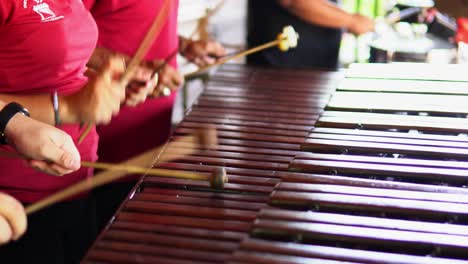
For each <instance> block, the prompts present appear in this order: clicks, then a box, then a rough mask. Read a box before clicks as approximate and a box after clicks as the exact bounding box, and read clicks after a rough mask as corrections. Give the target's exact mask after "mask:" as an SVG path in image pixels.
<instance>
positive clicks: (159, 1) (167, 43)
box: [83, 0, 179, 162]
mask: <svg viewBox="0 0 468 264" xmlns="http://www.w3.org/2000/svg"><path fill="white" fill-rule="evenodd" d="M171 1H172V6H171V10H170V12H169V14H168V17H167V21H166V23H165V25H164V26H163V28H162V31H161V32H160V34H159V35H158V36H157V37H156V39H155V41H154V44H153V46H152V47H151V49H150V51H149V52H148V54H147V55H146V57H145V58H146V60H155V59H161V60H163V59H166V58H167V57H168V56H169V55H170V54H172V53H173V52H174V51H176V50H177V49H178V44H179V38H178V34H177V11H178V6H179V1H178V0H171ZM83 3H84V4H85V6H86V7H88V8H90V10H91V13H92V15H93V16H94V19H95V20H96V23H97V25H98V28H99V40H98V46H100V47H104V48H107V49H110V50H113V51H117V52H120V53H124V54H127V55H129V56H133V55H134V54H135V52H136V50H137V49H138V47H139V45H140V43H141V41H142V40H143V38H144V36H145V35H146V32H147V31H148V29H149V27H150V26H151V24H152V23H153V21H154V19H155V18H156V16H157V15H158V14H159V13H160V11H161V7H162V5H163V3H164V0H98V1H95V0H83ZM170 64H171V65H172V66H173V67H176V66H177V65H176V59H175V57H174V58H173V59H172V60H171V61H170ZM175 96H176V94H175V93H173V94H172V95H171V96H170V97H164V98H158V99H148V100H146V102H145V103H143V104H141V105H139V106H137V107H123V108H121V110H120V112H119V114H118V115H117V116H116V117H115V118H113V119H112V122H111V123H110V124H109V125H106V126H99V127H98V132H99V136H100V141H99V160H101V161H105V162H120V161H123V160H126V159H128V158H131V157H133V156H135V155H137V154H140V153H142V152H144V151H146V150H148V149H150V148H153V147H155V146H158V145H160V144H162V143H164V142H165V141H166V140H167V139H168V137H169V135H170V131H171V116H172V108H173V105H174V100H175Z"/></svg>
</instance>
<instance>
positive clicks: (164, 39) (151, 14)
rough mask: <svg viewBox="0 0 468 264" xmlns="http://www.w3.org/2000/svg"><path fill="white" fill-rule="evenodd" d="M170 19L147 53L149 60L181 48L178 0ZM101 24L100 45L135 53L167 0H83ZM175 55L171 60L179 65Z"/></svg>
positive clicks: (173, 4) (173, 63) (174, 1)
mask: <svg viewBox="0 0 468 264" xmlns="http://www.w3.org/2000/svg"><path fill="white" fill-rule="evenodd" d="M171 1H172V6H171V7H172V8H171V10H170V11H169V14H168V17H167V22H166V23H165V25H164V27H163V29H162V30H161V33H160V34H159V35H158V36H157V37H156V39H155V41H154V44H153V46H152V47H151V49H150V51H149V52H148V54H147V56H146V57H145V58H146V59H147V60H154V59H165V58H167V57H168V56H169V54H171V53H172V52H174V51H175V50H177V48H178V45H179V38H178V35H177V11H178V7H179V1H178V0H171ZM83 3H84V5H85V6H86V7H87V8H88V9H90V11H91V13H92V15H93V17H94V19H95V20H96V24H97V25H98V28H99V40H98V46H100V47H105V48H108V49H111V50H114V51H118V52H121V53H124V54H127V55H129V56H133V55H134V54H135V52H136V50H137V49H138V47H139V45H140V43H141V41H142V40H143V38H144V37H145V35H146V32H147V31H148V29H149V27H150V26H151V24H152V23H153V21H154V19H155V17H156V16H157V15H159V13H160V11H161V7H162V5H163V3H164V0H98V1H96V0H83ZM175 62H176V60H175V58H174V59H173V60H172V61H171V64H172V65H173V66H175V65H176V64H175Z"/></svg>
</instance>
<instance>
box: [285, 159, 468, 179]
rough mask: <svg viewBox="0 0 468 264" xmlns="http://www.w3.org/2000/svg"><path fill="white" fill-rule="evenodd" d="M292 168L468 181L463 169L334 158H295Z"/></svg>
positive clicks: (402, 177) (310, 170)
mask: <svg viewBox="0 0 468 264" xmlns="http://www.w3.org/2000/svg"><path fill="white" fill-rule="evenodd" d="M290 169H291V170H295V171H301V172H313V173H332V174H337V175H360V176H361V177H362V176H368V177H374V176H381V177H387V178H401V179H403V180H405V181H410V182H413V181H425V182H428V181H429V182H430V181H440V182H445V183H451V184H456V185H463V184H465V183H467V182H468V172H467V171H466V170H461V169H458V170H457V169H446V168H428V167H414V166H406V165H392V164H390V165H386V164H372V163H361V162H348V161H334V160H294V161H293V162H292V164H291V165H290Z"/></svg>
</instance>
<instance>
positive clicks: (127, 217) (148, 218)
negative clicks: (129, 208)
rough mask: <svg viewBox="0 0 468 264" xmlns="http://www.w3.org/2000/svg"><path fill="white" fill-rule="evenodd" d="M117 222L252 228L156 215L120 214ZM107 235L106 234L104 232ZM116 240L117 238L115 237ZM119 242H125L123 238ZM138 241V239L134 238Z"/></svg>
mask: <svg viewBox="0 0 468 264" xmlns="http://www.w3.org/2000/svg"><path fill="white" fill-rule="evenodd" d="M117 221H126V222H129V221H131V222H135V223H146V224H160V225H172V226H180V227H188V228H192V227H193V228H203V229H207V230H218V231H219V230H223V231H233V232H248V231H249V230H250V228H251V226H252V224H251V223H249V222H245V221H234V220H223V219H206V218H196V219H195V218H192V217H186V216H168V215H158V214H146V213H134V212H125V211H123V212H120V214H119V215H118V218H117ZM106 233H107V232H106ZM116 238H118V236H116ZM120 239H121V240H125V239H124V238H123V237H121V238H120ZM135 239H138V238H135Z"/></svg>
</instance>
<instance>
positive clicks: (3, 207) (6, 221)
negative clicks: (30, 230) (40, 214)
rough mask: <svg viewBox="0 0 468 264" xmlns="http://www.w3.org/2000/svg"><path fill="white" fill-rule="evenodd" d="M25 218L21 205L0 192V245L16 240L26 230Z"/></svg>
mask: <svg viewBox="0 0 468 264" xmlns="http://www.w3.org/2000/svg"><path fill="white" fill-rule="evenodd" d="M26 227H27V218H26V213H25V211H24V207H23V205H21V203H20V202H18V201H17V200H15V199H14V198H13V197H11V196H9V195H6V194H3V193H0V245H1V244H5V243H8V242H10V241H11V240H18V239H19V238H20V237H21V236H22V235H23V234H24V232H25V231H26Z"/></svg>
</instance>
